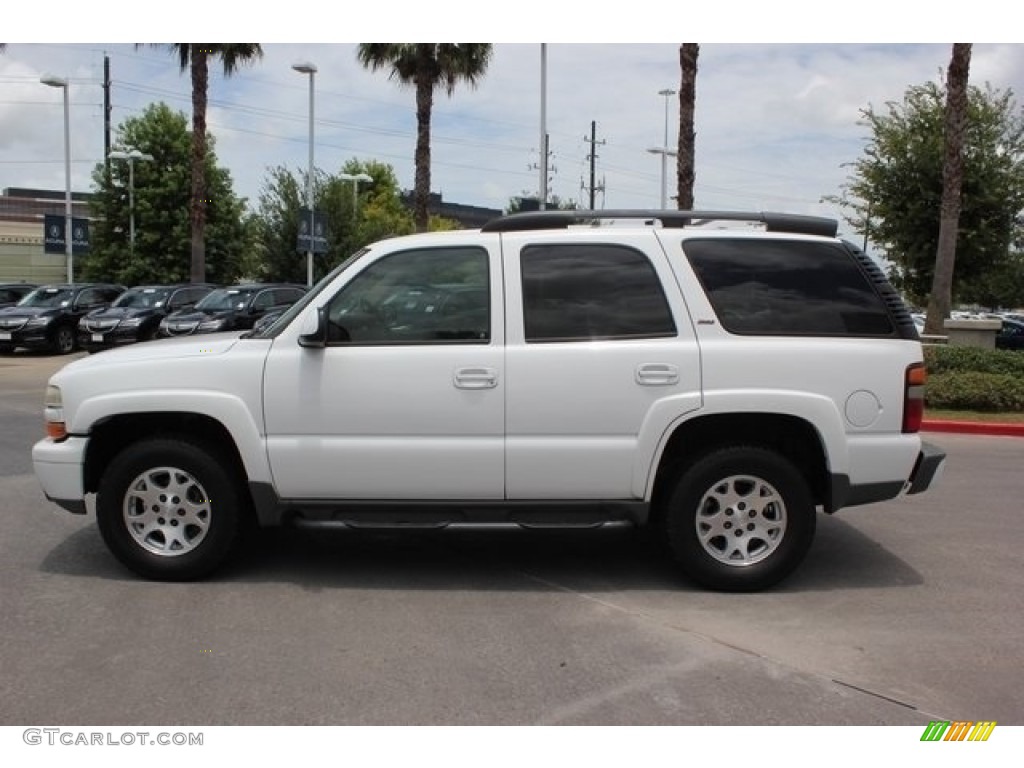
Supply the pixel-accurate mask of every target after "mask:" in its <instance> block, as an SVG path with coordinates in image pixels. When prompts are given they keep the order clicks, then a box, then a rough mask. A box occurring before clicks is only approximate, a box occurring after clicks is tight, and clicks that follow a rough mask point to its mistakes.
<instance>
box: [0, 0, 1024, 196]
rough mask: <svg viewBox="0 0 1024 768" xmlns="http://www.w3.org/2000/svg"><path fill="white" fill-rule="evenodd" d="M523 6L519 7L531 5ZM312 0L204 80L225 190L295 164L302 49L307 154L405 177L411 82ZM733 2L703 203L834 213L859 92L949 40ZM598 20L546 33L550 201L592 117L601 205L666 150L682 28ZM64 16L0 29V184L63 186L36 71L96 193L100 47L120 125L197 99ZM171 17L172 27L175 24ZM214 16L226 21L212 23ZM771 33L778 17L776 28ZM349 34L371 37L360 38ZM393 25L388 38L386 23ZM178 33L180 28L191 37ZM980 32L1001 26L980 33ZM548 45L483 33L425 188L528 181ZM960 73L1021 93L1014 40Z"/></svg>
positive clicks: (918, 72)
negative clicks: (482, 68) (158, 106)
mask: <svg viewBox="0 0 1024 768" xmlns="http://www.w3.org/2000/svg"><path fill="white" fill-rule="evenodd" d="M108 5H110V6H113V8H111V11H112V12H113V11H117V10H118V9H122V8H123V9H125V10H124V12H129V10H128V9H131V8H132V7H136V8H137V6H132V5H129V4H125V3H110V4H108ZM450 5H454V6H457V7H458V6H464V7H472V8H476V9H477V10H476V11H475V12H474V14H475V15H476V16H478V15H479V5H472V6H469V5H468V4H464V3H454V4H450ZM741 5H742V4H741ZM802 5H807V7H815V6H811V5H810V4H800V3H796V2H793V3H790V4H786V3H783V4H782V6H781V7H783V8H785V7H787V6H792V11H793V12H794V13H796V12H798V11H799V10H800V9H801V7H802ZM871 6H872V3H868V4H867V6H866V7H863V8H862V9H861V11H862V12H863V13H865V14H866V15H868V16H870V14H871V10H872V8H871ZM397 7H398V8H402V7H404V4H403V3H398V4H397ZM522 7H525V8H527V9H530V8H531V7H532V4H531V3H526V4H525V6H522ZM540 7H543V6H541V5H540V4H538V8H540ZM651 7H661V6H651ZM775 7H776V8H777V9H778V8H779V7H780V6H778V5H776V6H775ZM69 8H74V6H69ZM311 10H313V11H314V16H316V18H317V19H318V20H319V26H318V27H317V28H316V29H314V30H313V31H312V32H311V33H310V34H309V35H304V34H303V33H302V32H301V31H300V26H301V25H298V24H297V21H296V19H294V18H293V19H289V21H288V23H287V24H282V25H276V24H275V25H269V24H267V23H266V22H264V23H263V27H262V28H261V27H260V26H258V25H257V26H255V28H254V29H251V30H249V29H246V30H244V31H247V32H251V33H252V34H250V35H249V37H246V38H245V39H278V40H282V42H277V43H264V44H263V45H264V50H265V56H264V58H263V59H262V60H261V61H260V62H258V63H257V64H256V65H255V66H253V67H251V68H246V69H244V70H241V71H240V72H238V73H237V74H236V75H235V76H234V77H233V78H231V79H228V80H226V79H224V78H223V77H222V76H220V75H219V74H217V75H214V76H213V77H211V88H210V109H209V113H208V120H209V127H210V130H211V132H212V133H213V134H214V135H215V137H216V141H217V153H218V156H219V159H220V162H221V164H222V165H225V166H227V167H228V168H229V169H230V171H231V173H232V176H233V178H234V179H235V183H236V191H237V192H238V193H239V194H241V195H243V196H246V197H248V198H249V199H250V200H251V201H255V200H256V198H257V197H258V195H259V191H260V188H261V185H262V183H263V181H264V180H265V178H266V172H267V168H268V167H272V166H277V165H284V166H287V167H290V168H294V169H301V168H305V166H306V163H307V157H308V79H307V76H306V75H300V74H298V73H296V72H294V71H293V70H292V69H291V65H292V64H293V63H295V62H297V61H300V60H309V61H312V62H313V63H315V64H316V65H317V67H318V70H319V72H318V74H317V76H316V138H315V147H316V164H317V166H318V167H320V168H323V169H326V170H329V171H332V172H336V171H337V170H338V169H339V168H340V167H341V165H342V164H343V163H344V162H345V161H346V160H348V159H350V158H359V159H365V160H371V159H372V160H377V161H381V162H386V163H389V164H391V165H392V166H393V167H394V169H395V172H396V174H397V176H398V179H399V182H400V184H401V185H402V186H403V187H406V188H411V187H412V183H413V159H412V158H413V149H414V144H415V116H414V111H413V94H412V92H411V91H410V90H408V89H404V88H400V87H399V86H398V85H396V84H395V83H393V82H392V81H390V80H389V79H388V78H387V77H386V75H385V74H383V73H370V72H367V71H365V70H363V69H362V68H361V67H360V66H359V65H358V63H357V62H356V59H355V43H326V42H317V43H297V42H286V41H288V40H302V39H311V40H315V39H318V37H322V36H323V34H324V33H325V32H328V31H329V29H328V28H329V26H330V24H334V23H337V24H340V21H338V22H333V21H332V22H329V23H328V22H327V19H328V18H329V16H330V14H328V16H324V13H327V12H326V11H322V10H321V11H316V9H315V8H314V9H311ZM652 13H653V12H651V13H647V14H644V18H646V22H645V23H646V24H647V26H648V27H651V26H652V21H651V19H652V18H654V17H653V16H652ZM659 13H660V12H659ZM50 18H54V17H53V16H51V17H50ZM744 18H745V19H746V20H747V21H748V22H750V21H751V20H752V19H753V22H754V23H753V24H749V25H748V26H745V27H743V29H740V28H739V27H736V28H735V29H733V28H732V27H729V26H727V27H724V28H723V27H721V26H715V25H714V24H708V25H706V27H705V28H700V27H699V26H698V28H697V29H696V31H697V32H704V33H705V36H704V38H703V39H712V40H715V39H717V40H721V41H722V42H715V43H702V44H701V53H700V62H699V63H700V71H699V76H698V85H697V184H696V202H697V207H699V208H710V209H723V208H730V209H732V208H738V209H745V210H746V209H751V210H765V209H767V210H788V211H793V212H799V213H815V214H824V215H835V214H836V212H835V211H834V209H832V208H831V207H830V206H828V205H827V204H823V203H822V202H821V199H822V197H824V196H826V195H830V194H834V193H836V192H837V191H838V188H839V185H840V184H841V183H842V182H843V181H844V179H845V178H846V176H847V173H848V171H847V169H846V168H844V167H843V165H844V164H845V163H849V162H852V161H854V160H856V159H857V157H859V155H860V153H861V151H862V150H863V147H864V143H865V138H866V131H865V129H864V128H863V127H862V126H860V125H858V119H859V116H860V110H862V109H863V108H865V107H867V106H868V105H869V104H872V105H875V106H876V107H880V106H882V105H884V103H885V102H886V101H889V100H899V99H900V98H901V97H902V94H903V92H904V90H905V89H906V88H907V87H908V86H909V85H912V84H919V83H922V82H925V81H927V80H936V79H939V78H941V77H942V76H943V73H944V69H945V67H946V65H947V64H948V58H949V52H950V44H949V43H947V42H941V41H940V40H938V39H935V38H934V37H933V38H932V39H930V40H929V38H928V37H927V36H926V34H925V32H923V31H922V30H920V29H918V28H917V27H916V26H912V25H910V24H909V20H908V29H914V30H915V31H916V32H917V34H916V35H914V36H911V35H909V34H907V36H906V37H903V38H902V39H917V40H921V41H922V42H918V43H906V44H904V43H896V42H894V41H893V40H892V39H884V38H883V37H882V35H881V34H879V32H878V31H877V30H876V34H879V37H878V38H877V39H878V40H879V43H873V44H860V43H856V42H850V41H849V40H848V39H847V40H844V39H843V38H842V37H840V36H839V35H835V36H833V34H831V33H829V32H825V31H824V30H822V29H817V30H814V29H807V30H806V32H807V33H808V34H807V35H806V37H805V38H804V41H800V36H798V35H793V36H790V35H789V34H783V35H782V36H781V38H779V39H778V40H776V41H773V40H772V34H771V33H772V31H773V30H774V32H775V34H776V35H777V34H778V33H779V32H780V28H779V27H778V24H779V21H778V17H776V19H775V25H776V26H775V27H774V28H772V29H769V28H767V27H766V28H765V29H764V30H761V31H763V34H761V33H758V34H756V35H754V36H752V35H751V32H752V31H754V32H758V29H757V19H756V18H753V17H749V16H747V17H744ZM73 21H74V20H73V19H72V20H70V22H69V21H68V20H65V23H71V22H73ZM402 21H403V23H404V24H406V25H408V24H411V21H412V19H411V17H408V16H403V17H402ZM897 21H898V19H897ZM563 22H564V20H563ZM434 23H435V24H436V23H437V22H434ZM604 23H605V24H607V25H608V26H607V28H601V27H600V26H598V27H597V28H595V29H594V30H593V33H592V34H588V33H586V31H585V30H582V29H580V28H578V26H577V25H575V24H573V23H561V24H560V23H559V22H558V20H555V22H553V26H552V29H551V38H552V39H561V40H563V41H564V42H556V43H548V44H547V46H546V49H547V129H548V133H549V136H550V150H551V161H550V165H551V167H552V171H551V181H550V189H551V192H552V193H553V194H555V195H558V196H559V197H562V198H569V199H583V200H584V201H586V192H585V191H584V190H583V189H581V187H582V186H583V185H584V184H585V183H589V163H588V160H587V155H588V153H589V152H590V145H589V144H588V143H587V141H586V140H585V137H587V138H589V134H590V130H591V121H594V122H596V125H597V139H598V141H599V142H603V143H601V144H599V145H598V146H597V160H596V180H597V183H598V185H602V184H603V186H604V193H603V194H598V195H597V205H598V207H609V208H613V207H614V208H621V207H643V208H653V207H657V206H658V204H659V202H660V185H661V161H660V158H659V157H658V156H657V155H654V154H651V153H649V152H648V151H647V150H648V149H650V148H653V147H659V146H661V145H662V144H663V141H664V139H663V133H664V125H665V109H666V99H665V98H664V97H663V96H660V95H658V91H660V90H662V89H666V88H670V89H677V88H678V83H679V64H678V43H675V42H657V41H655V42H645V43H624V42H607V43H596V42H583V41H582V39H583V38H586V39H588V40H590V39H598V40H599V39H602V38H603V39H614V38H615V37H616V36H617V35H616V33H622V36H623V38H624V39H629V34H630V33H631V32H632V33H634V34H637V36H638V38H639V37H640V35H639V32H637V30H638V29H639V28H640V27H639V26H638V23H637V21H636V20H635V19H633V20H630V21H629V22H628V23H626V24H623V25H619V24H617V23H615V22H610V21H608V20H605V21H604ZM379 24H380V22H378V27H376V28H374V27H373V26H372V25H371V26H370V27H369V28H366V29H362V28H360V29H352V30H349V32H347V33H346V35H345V36H346V37H352V39H382V38H385V39H402V37H401V32H402V29H403V28H402V27H401V26H399V27H398V28H395V29H390V28H389V29H387V30H383V29H381V28H380V26H379ZM478 26H479V24H478ZM620 26H621V28H620ZM749 26H752V27H753V28H754V29H753V30H752V29H750V28H748V27H749ZM990 26H991V25H990ZM71 28H72V29H74V31H75V33H76V34H70V33H69V34H64V33H63V30H61V29H55V30H48V32H47V36H46V37H42V36H40V35H38V34H36V35H35V36H33V34H32V30H33V29H38V28H37V27H29V28H27V29H24V30H21V29H19V28H18V26H17V25H15V27H14V28H13V29H10V30H8V31H7V32H5V34H6V35H7V37H6V39H8V40H14V41H15V42H9V43H8V44H7V50H6V52H5V53H4V54H0V187H16V186H35V187H47V188H56V189H63V185H64V175H63V174H64V171H63V122H62V102H61V94H60V92H59V90H57V89H53V88H47V87H45V86H43V85H41V84H40V83H39V77H40V76H41V75H42V74H44V73H53V74H57V75H60V76H66V77H69V78H70V79H71V82H72V91H71V94H72V96H71V101H72V107H71V109H72V130H71V133H72V144H73V146H72V155H73V160H74V164H73V186H74V187H75V189H76V190H78V189H88V187H89V183H90V182H89V175H90V171H91V169H92V168H93V166H94V165H95V164H96V163H98V162H100V161H101V159H102V153H103V133H102V98H103V97H102V89H101V81H102V72H103V57H104V54H107V55H109V57H110V62H111V77H112V80H113V91H112V93H113V97H112V101H113V106H114V109H113V118H112V119H113V124H114V127H115V128H116V126H117V125H118V124H119V123H120V122H121V121H123V120H124V119H126V118H128V117H132V116H136V115H139V114H140V113H141V111H142V110H143V109H144V108H145V106H146V105H147V104H149V103H152V102H155V101H165V102H166V103H168V104H169V105H170V106H171V107H172V108H174V109H177V110H181V111H182V112H184V113H186V114H190V109H191V106H190V97H189V81H188V78H187V76H186V75H182V74H180V73H179V71H178V67H177V63H176V60H175V59H173V58H172V57H171V56H170V55H169V54H167V53H165V52H164V51H163V50H158V49H152V48H143V49H136V48H135V46H134V45H133V44H132V43H130V42H120V43H118V42H113V43H109V42H108V43H103V42H85V41H87V40H93V39H95V40H103V39H110V38H114V39H116V38H117V36H118V35H122V36H125V37H127V38H128V39H129V40H135V39H146V37H147V34H146V33H145V32H141V31H139V30H131V29H125V30H115V29H114V28H111V27H108V26H105V27H104V28H103V29H98V28H95V27H90V26H89V24H88V23H83V25H82V26H81V27H75V26H74V24H73V23H72V24H71ZM174 31H176V30H173V28H172V29H170V30H167V31H166V34H167V36H168V37H170V36H171V33H172V32H174ZM210 31H211V32H215V31H219V30H218V28H217V26H216V25H215V24H214V25H212V26H211V29H210ZM261 31H262V32H263V36H262V37H261V36H260V35H259V32H261ZM415 31H419V32H420V33H421V34H422V33H423V32H430V31H431V29H430V27H429V25H427V26H424V27H422V28H417V29H415V30H409V31H408V34H409V35H411V34H413V32H415ZM433 31H434V32H435V34H434V38H435V39H436V38H437V37H438V36H440V34H441V33H442V32H451V31H455V32H461V33H462V34H463V37H462V38H460V39H488V37H485V36H484V35H483V34H482V30H481V29H480V28H473V26H472V25H469V26H468V27H466V28H459V27H455V29H454V30H451V29H449V28H444V29H443V30H437V29H435V30H433ZM492 31H493V30H492ZM651 31H652V30H651V29H647V32H651ZM655 31H656V30H655ZM676 31H678V30H676ZM781 31H782V32H785V33H788V30H785V29H784V28H783V29H781ZM966 31H968V32H971V31H973V32H975V33H976V34H980V33H981V30H972V29H967V30H966ZM358 32H363V33H365V34H366V36H365V37H362V38H359V37H355V34H356V33H358ZM386 32H388V33H390V32H397V33H398V34H396V35H395V37H386V35H385V33H386ZM503 32H504V33H505V34H509V33H510V32H511V33H512V34H515V32H514V31H511V30H503ZM723 32H724V33H726V34H724V35H723ZM893 32H895V33H896V34H897V39H900V38H899V32H900V27H899V26H898V25H897V26H895V27H892V28H890V29H888V30H887V33H886V34H887V35H892V34H893ZM997 32H998V30H997ZM115 33H117V34H115ZM374 33H376V34H374ZM473 33H477V34H476V35H475V36H474V35H473ZM716 33H717V34H716ZM815 33H817V35H818V37H817V39H829V40H830V42H828V43H820V42H819V43H816V42H808V41H807V40H814V39H815ZM823 33H824V35H825V36H822V35H823ZM856 34H857V33H856V32H855V35H856ZM860 34H864V33H863V32H861V33H860ZM904 34H906V33H904ZM934 34H935V33H934V31H933V32H932V35H933V36H934ZM180 36H181V37H187V36H186V35H185V34H184V33H182V34H181V35H180ZM236 36H237V35H236ZM535 36H536V35H534V37H535ZM523 37H524V38H525V39H529V38H528V37H526V35H525V34H524V35H523ZM489 39H495V38H493V37H491V38H489ZM498 39H500V38H498ZM640 39H642V38H640ZM753 39H757V40H759V42H753ZM855 39H856V38H855ZM861 39H870V38H861ZM988 39H993V38H992V36H991V35H990V36H989V38H988ZM18 40H26V41H31V40H39V41H40V42H17V41H18ZM792 40H796V41H797V42H791V41H792ZM732 41H735V42H732ZM540 51H541V46H540V44H539V43H534V42H517V41H515V38H513V39H512V41H510V42H499V43H495V52H494V58H493V61H492V63H491V66H490V68H489V71H488V73H487V75H486V76H485V78H484V79H483V80H482V82H481V83H480V85H479V87H478V88H476V89H475V90H474V89H469V88H467V87H460V88H459V89H457V91H456V92H455V94H454V96H453V97H452V98H448V97H447V96H446V95H444V94H443V93H439V94H438V95H437V98H436V103H435V111H434V124H433V188H434V191H440V192H442V193H443V195H444V198H445V199H446V200H449V201H452V202H457V203H463V204H470V205H481V206H488V207H494V208H502V207H504V206H506V205H507V203H508V200H509V198H511V197H513V196H517V195H521V194H530V195H532V194H535V193H536V191H537V188H538V186H539V173H538V171H537V170H535V167H536V165H537V164H538V161H539V154H538V151H537V148H538V145H539V143H540V142H539V139H540V72H541V67H540V60H541V56H540ZM971 80H972V82H973V83H975V84H983V83H985V82H989V83H991V84H992V85H993V86H996V87H999V88H1007V87H1009V88H1012V89H1013V90H1014V92H1015V93H1018V94H1019V93H1021V92H1022V91H1024V45H1020V44H1014V43H985V44H981V43H978V44H975V48H974V56H973V60H972V65H971ZM667 106H668V108H669V117H668V120H669V146H674V145H675V143H676V124H677V114H678V113H677V101H676V99H675V97H672V98H671V99H670V100H669V101H668V102H667ZM142 149H144V148H142ZM673 163H674V161H672V160H671V159H670V161H669V166H668V167H669V195H671V194H673V193H674V172H673V171H674V165H673Z"/></svg>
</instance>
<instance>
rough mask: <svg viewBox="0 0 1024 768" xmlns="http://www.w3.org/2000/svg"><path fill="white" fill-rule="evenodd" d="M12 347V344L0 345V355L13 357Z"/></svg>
mask: <svg viewBox="0 0 1024 768" xmlns="http://www.w3.org/2000/svg"><path fill="white" fill-rule="evenodd" d="M13 354H14V345H13V344H0V355H13Z"/></svg>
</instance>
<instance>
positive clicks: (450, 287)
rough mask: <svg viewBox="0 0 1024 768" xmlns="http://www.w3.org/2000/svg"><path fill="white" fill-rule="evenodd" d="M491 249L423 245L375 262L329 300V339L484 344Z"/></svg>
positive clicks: (487, 336) (488, 324)
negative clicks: (489, 254)
mask: <svg viewBox="0 0 1024 768" xmlns="http://www.w3.org/2000/svg"><path fill="white" fill-rule="evenodd" d="M487 261H488V257H487V251H485V250H484V249H482V248H424V249H418V250H412V251H401V252H399V253H394V254H392V255H390V256H385V257H384V258H382V259H380V260H379V261H377V262H375V263H373V264H371V265H370V266H369V267H367V268H366V269H365V270H364V271H363V272H361V273H360V274H359V275H358V276H357V277H355V278H354V279H353V280H352V282H350V283H349V284H348V285H346V286H345V287H344V288H342V289H341V291H340V292H339V293H338V294H337V295H336V296H335V297H334V298H333V299H332V300H331V303H330V305H329V307H328V312H327V316H328V321H329V327H328V337H329V340H330V341H332V342H344V343H351V344H417V343H419V344H423V343H486V342H487V341H489V340H490V337H491V334H490V328H491V312H490V308H491V304H490V287H489V286H490V283H489V276H488V266H487Z"/></svg>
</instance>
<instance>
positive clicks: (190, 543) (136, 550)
mask: <svg viewBox="0 0 1024 768" xmlns="http://www.w3.org/2000/svg"><path fill="white" fill-rule="evenodd" d="M242 499H243V496H242V493H241V492H240V490H239V485H238V483H237V481H236V479H235V476H234V473H233V472H232V471H231V469H230V467H229V466H228V465H226V464H225V463H224V460H223V459H222V458H221V457H219V456H218V455H217V454H216V453H214V452H212V451H211V450H209V448H207V447H206V446H203V445H199V444H194V443H191V442H186V441H184V440H177V439H172V438H156V439H151V440H144V441H141V442H138V443H135V444H132V445H129V446H127V447H126V448H125V449H124V450H123V451H121V453H119V454H118V455H117V456H116V457H115V458H114V460H113V461H112V462H111V463H110V465H109V466H108V468H107V470H106V472H105V473H104V475H103V477H102V479H101V480H100V485H99V491H98V495H97V500H96V520H97V523H98V525H99V529H100V533H101V534H102V536H103V540H104V541H105V542H106V544H107V547H108V548H109V549H110V551H111V552H112V553H113V554H114V556H115V557H117V559H118V560H120V561H121V562H122V563H124V565H126V566H127V567H128V568H130V569H131V570H133V571H135V572H136V573H138V574H139V575H141V576H144V577H146V578H149V579H158V580H164V581H190V580H194V579H199V578H202V577H204V576H206V575H208V574H210V573H211V572H212V571H213V570H215V569H216V568H217V567H219V566H220V565H222V564H223V563H224V561H225V560H226V559H227V558H228V556H229V555H230V553H231V551H232V549H233V548H234V546H235V542H236V540H237V538H238V533H239V529H240V525H241V520H242V517H243V508H242V503H243V502H242Z"/></svg>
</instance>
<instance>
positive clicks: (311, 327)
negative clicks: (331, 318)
mask: <svg viewBox="0 0 1024 768" xmlns="http://www.w3.org/2000/svg"><path fill="white" fill-rule="evenodd" d="M299 346H300V347H312V348H315V349H323V348H324V347H326V346H327V310H326V309H325V308H324V307H320V308H319V309H317V311H316V314H313V313H311V312H308V313H306V316H305V317H303V318H302V333H301V334H300V336H299Z"/></svg>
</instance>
